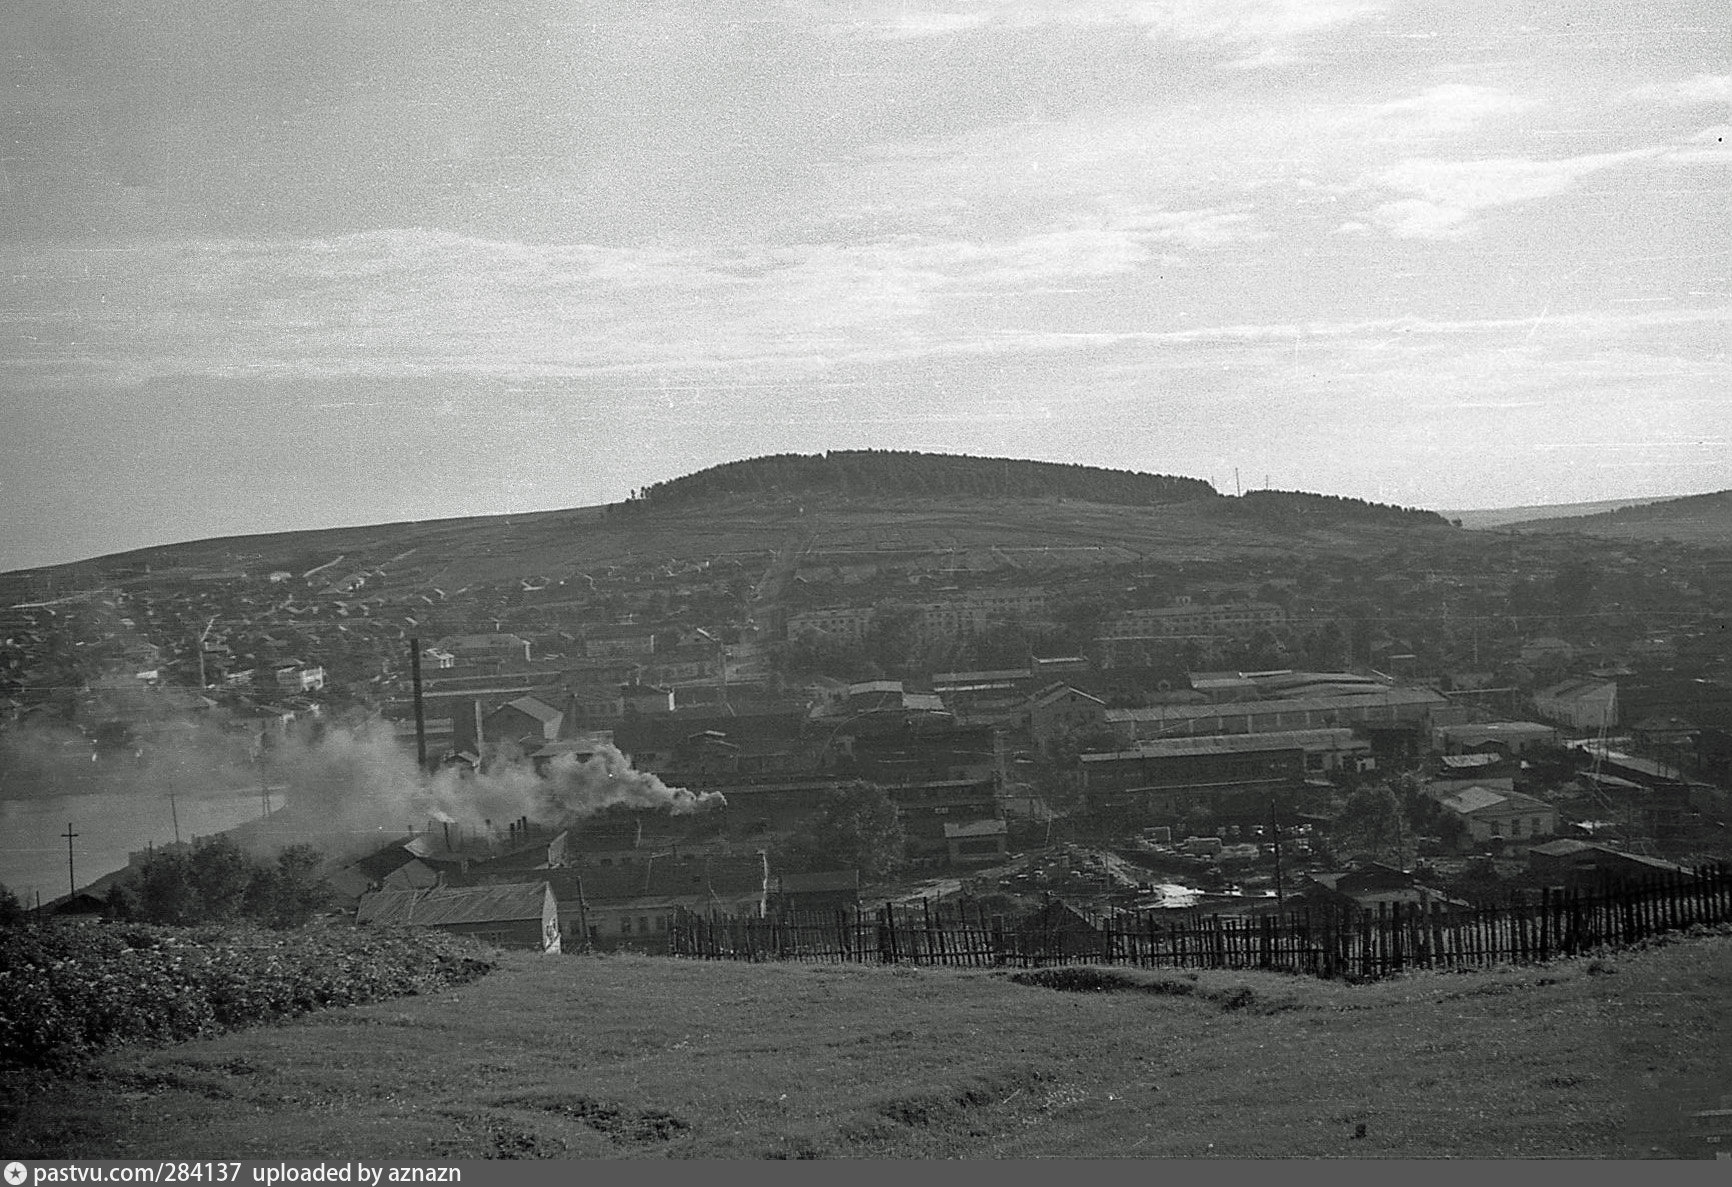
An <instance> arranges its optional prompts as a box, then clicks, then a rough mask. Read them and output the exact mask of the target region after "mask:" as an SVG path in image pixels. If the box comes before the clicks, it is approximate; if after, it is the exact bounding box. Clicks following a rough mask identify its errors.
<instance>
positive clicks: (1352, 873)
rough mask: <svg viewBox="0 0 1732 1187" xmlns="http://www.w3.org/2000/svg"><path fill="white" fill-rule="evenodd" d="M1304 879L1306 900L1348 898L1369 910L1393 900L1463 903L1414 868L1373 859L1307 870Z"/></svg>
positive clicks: (1419, 904)
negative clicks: (1332, 870)
mask: <svg viewBox="0 0 1732 1187" xmlns="http://www.w3.org/2000/svg"><path fill="white" fill-rule="evenodd" d="M1305 881H1306V882H1308V883H1310V893H1307V892H1306V891H1305V890H1302V891H1301V893H1302V894H1304V897H1305V899H1306V900H1307V901H1313V900H1320V901H1323V902H1330V901H1335V902H1350V903H1352V904H1354V905H1355V906H1358V907H1362V908H1364V909H1366V910H1370V911H1375V910H1377V909H1378V908H1379V907H1390V906H1393V905H1395V904H1396V903H1400V904H1401V905H1402V906H1404V907H1420V908H1425V907H1429V906H1430V905H1431V904H1432V903H1445V904H1453V905H1456V906H1465V905H1466V904H1465V903H1463V902H1462V901H1461V900H1459V899H1452V898H1450V897H1449V896H1448V895H1447V894H1445V893H1444V892H1443V891H1441V890H1438V889H1437V888H1436V887H1434V886H1431V885H1428V884H1427V882H1426V881H1425V880H1424V879H1423V878H1422V877H1421V875H1419V874H1418V873H1416V872H1415V871H1412V870H1402V869H1398V868H1396V867H1395V866H1391V865H1385V864H1384V863H1383V862H1377V861H1374V862H1370V863H1368V864H1366V865H1363V866H1360V867H1358V868H1357V869H1352V870H1346V871H1343V872H1338V873H1313V874H1307V875H1305ZM1302 885H1303V884H1302Z"/></svg>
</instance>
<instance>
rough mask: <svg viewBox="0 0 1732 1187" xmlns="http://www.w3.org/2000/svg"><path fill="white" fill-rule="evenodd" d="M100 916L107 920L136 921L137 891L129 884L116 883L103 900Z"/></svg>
mask: <svg viewBox="0 0 1732 1187" xmlns="http://www.w3.org/2000/svg"><path fill="white" fill-rule="evenodd" d="M102 914H103V915H104V917H106V918H108V919H119V920H127V919H136V918H137V917H138V914H139V899H138V891H136V890H134V889H133V887H132V884H131V883H129V882H116V883H114V884H113V885H112V886H110V887H109V888H108V894H107V895H106V896H105V897H104V898H103V906H102Z"/></svg>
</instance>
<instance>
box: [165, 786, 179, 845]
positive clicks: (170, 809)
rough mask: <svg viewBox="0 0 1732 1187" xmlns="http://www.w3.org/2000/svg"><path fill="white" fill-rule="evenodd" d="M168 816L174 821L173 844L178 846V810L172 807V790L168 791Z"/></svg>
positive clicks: (171, 788)
mask: <svg viewBox="0 0 1732 1187" xmlns="http://www.w3.org/2000/svg"><path fill="white" fill-rule="evenodd" d="M168 815H169V819H171V820H173V821H174V843H175V844H176V845H179V844H180V810H179V809H177V808H176V807H175V806H174V788H173V787H170V788H169V789H168Z"/></svg>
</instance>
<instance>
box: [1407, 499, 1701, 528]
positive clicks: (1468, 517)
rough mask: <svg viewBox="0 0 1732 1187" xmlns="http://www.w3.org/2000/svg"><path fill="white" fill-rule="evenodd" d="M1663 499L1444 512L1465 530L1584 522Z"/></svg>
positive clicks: (1662, 500)
mask: <svg viewBox="0 0 1732 1187" xmlns="http://www.w3.org/2000/svg"><path fill="white" fill-rule="evenodd" d="M1666 501H1668V500H1666V499H1663V498H1646V499H1602V500H1599V501H1597V502H1592V503H1537V504H1532V505H1529V506H1525V507H1486V508H1479V509H1477V510H1469V511H1442V512H1439V514H1441V515H1443V516H1444V517H1445V518H1447V519H1459V520H1461V526H1462V527H1464V528H1501V527H1505V526H1507V525H1509V524H1516V523H1522V524H1530V523H1533V522H1535V521H1537V520H1544V519H1580V518H1581V517H1583V516H1585V515H1598V514H1600V513H1601V512H1603V511H1616V510H1618V509H1619V508H1621V507H1641V506H1644V505H1646V504H1648V503H1663V502H1666Z"/></svg>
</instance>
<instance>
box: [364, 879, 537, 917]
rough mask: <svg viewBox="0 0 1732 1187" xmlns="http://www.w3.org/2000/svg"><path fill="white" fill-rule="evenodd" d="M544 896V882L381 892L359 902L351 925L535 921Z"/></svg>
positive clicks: (436, 887)
mask: <svg viewBox="0 0 1732 1187" xmlns="http://www.w3.org/2000/svg"><path fill="white" fill-rule="evenodd" d="M547 892H548V888H547V883H546V882H511V883H506V884H504V885H500V886H435V887H433V888H432V889H431V890H381V891H379V892H378V893H376V894H370V895H367V896H366V897H365V898H363V899H362V900H361V905H360V906H359V907H358V908H357V909H356V911H355V922H356V923H375V924H380V925H397V926H404V925H413V926H418V927H439V926H446V925H450V924H459V923H512V922H518V921H521V920H525V919H535V920H539V919H540V918H541V912H542V907H543V904H544V903H545V902H546V898H547Z"/></svg>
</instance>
